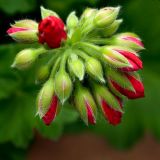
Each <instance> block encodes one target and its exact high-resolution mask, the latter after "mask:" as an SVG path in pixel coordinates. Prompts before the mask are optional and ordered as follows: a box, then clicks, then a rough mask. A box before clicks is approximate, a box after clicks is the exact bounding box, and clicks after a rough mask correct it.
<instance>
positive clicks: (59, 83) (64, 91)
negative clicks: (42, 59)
mask: <svg viewBox="0 0 160 160" xmlns="http://www.w3.org/2000/svg"><path fill="white" fill-rule="evenodd" d="M54 86H55V92H56V94H57V96H58V98H59V99H60V101H61V103H62V104H64V102H65V101H66V100H67V99H68V98H69V97H70V96H71V93H72V81H71V78H70V76H69V74H68V73H67V72H66V71H62V70H60V71H58V72H57V74H56V76H55V83H54Z"/></svg>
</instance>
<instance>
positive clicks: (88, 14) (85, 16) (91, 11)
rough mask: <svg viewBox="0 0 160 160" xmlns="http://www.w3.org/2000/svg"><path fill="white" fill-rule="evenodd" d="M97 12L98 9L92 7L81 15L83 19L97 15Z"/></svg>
mask: <svg viewBox="0 0 160 160" xmlns="http://www.w3.org/2000/svg"><path fill="white" fill-rule="evenodd" d="M96 12H97V9H92V8H87V9H85V10H84V12H83V14H82V16H81V20H86V19H90V18H91V17H92V16H94V15H95V13H96Z"/></svg>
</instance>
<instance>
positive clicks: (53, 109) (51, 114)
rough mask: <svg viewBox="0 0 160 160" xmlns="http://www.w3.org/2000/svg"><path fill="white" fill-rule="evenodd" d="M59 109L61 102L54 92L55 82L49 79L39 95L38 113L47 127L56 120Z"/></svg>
mask: <svg viewBox="0 0 160 160" xmlns="http://www.w3.org/2000/svg"><path fill="white" fill-rule="evenodd" d="M58 109H59V100H58V97H57V96H56V94H55V91H54V80H52V79H49V80H48V81H47V82H46V83H45V84H44V85H43V87H42V89H41V90H40V92H39V95H38V112H37V114H38V115H39V116H40V118H42V120H43V122H44V123H45V124H46V125H50V123H51V122H52V121H53V120H54V119H55V117H56V115H57V113H58Z"/></svg>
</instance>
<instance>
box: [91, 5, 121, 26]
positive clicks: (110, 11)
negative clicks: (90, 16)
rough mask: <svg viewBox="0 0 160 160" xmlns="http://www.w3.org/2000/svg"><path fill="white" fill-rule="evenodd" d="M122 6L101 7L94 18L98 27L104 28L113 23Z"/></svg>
mask: <svg viewBox="0 0 160 160" xmlns="http://www.w3.org/2000/svg"><path fill="white" fill-rule="evenodd" d="M119 10H120V7H116V8H114V7H105V8H102V9H100V10H99V11H98V12H97V14H96V15H95V18H94V24H95V25H96V26H97V27H100V28H104V27H107V26H109V25H111V24H112V23H113V22H114V21H115V20H116V18H117V16H118V13H119Z"/></svg>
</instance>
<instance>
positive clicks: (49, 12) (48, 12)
mask: <svg viewBox="0 0 160 160" xmlns="http://www.w3.org/2000/svg"><path fill="white" fill-rule="evenodd" d="M49 16H55V17H59V16H58V14H57V13H56V12H54V11H52V10H49V9H45V8H44V7H43V6H41V17H42V19H44V18H46V17H49Z"/></svg>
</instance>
